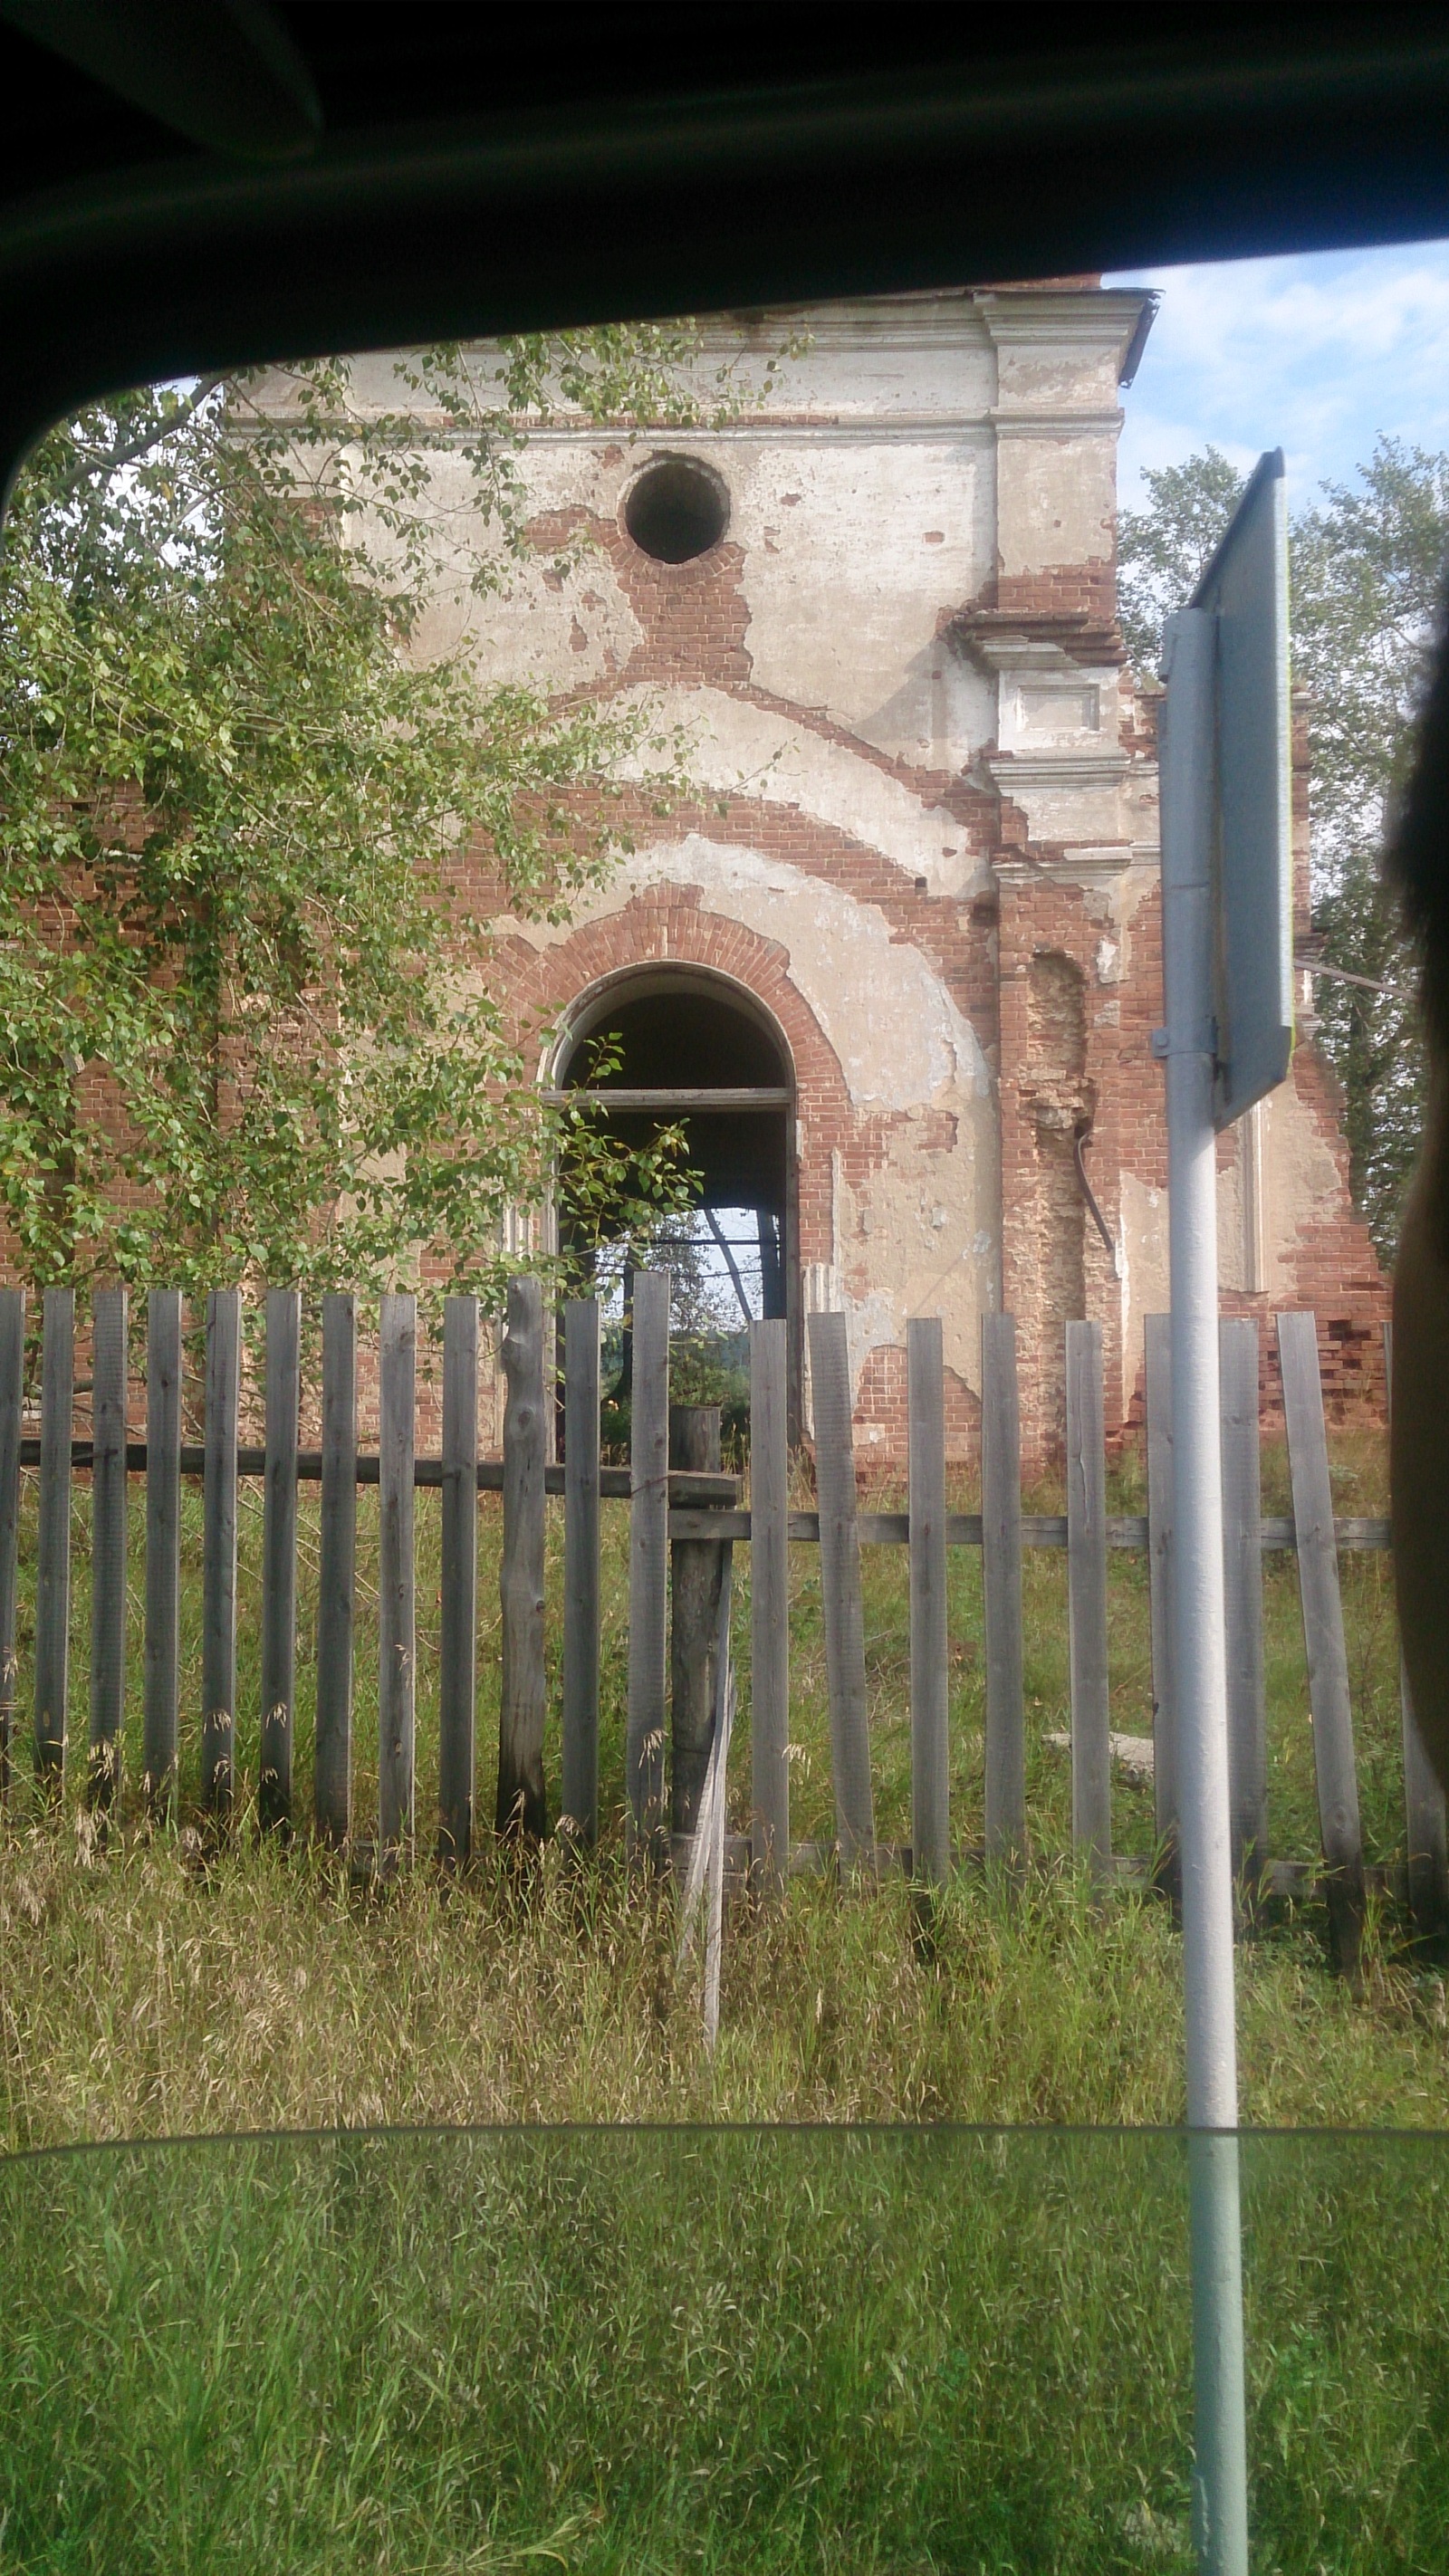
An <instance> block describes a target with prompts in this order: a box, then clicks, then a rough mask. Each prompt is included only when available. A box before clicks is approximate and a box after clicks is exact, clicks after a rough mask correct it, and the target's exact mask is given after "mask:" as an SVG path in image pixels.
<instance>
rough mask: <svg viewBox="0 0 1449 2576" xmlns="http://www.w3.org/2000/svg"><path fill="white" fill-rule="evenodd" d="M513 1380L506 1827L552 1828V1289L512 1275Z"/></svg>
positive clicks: (509, 1351) (502, 1789)
mask: <svg viewBox="0 0 1449 2576" xmlns="http://www.w3.org/2000/svg"><path fill="white" fill-rule="evenodd" d="M503 1374H504V1377H505V1378H506V1380H507V1384H508V1395H507V1401H506V1404H505V1407H504V1414H503V1562H502V1567H501V1571H500V1574H499V1597H500V1607H501V1609H502V1613H503V1654H502V1676H501V1683H500V1691H499V1702H498V1804H497V1811H496V1823H497V1827H498V1831H499V1832H500V1834H504V1833H513V1834H517V1833H525V1834H533V1835H536V1836H537V1837H538V1838H539V1839H540V1840H541V1839H542V1837H543V1836H544V1835H545V1834H546V1833H547V1832H548V1797H547V1792H546V1790H545V1787H544V1777H543V1726H544V1714H545V1711H546V1708H547V1705H548V1684H547V1676H546V1673H545V1669H544V1657H543V1553H544V1526H545V1524H544V1493H545V1485H544V1466H545V1446H546V1437H547V1425H546V1422H545V1417H544V1403H543V1290H542V1288H541V1287H540V1285H539V1282H538V1281H537V1280H536V1279H510V1280H509V1283H508V1314H507V1319H506V1326H505V1331H504V1335H503Z"/></svg>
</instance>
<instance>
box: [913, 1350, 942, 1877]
mask: <svg viewBox="0 0 1449 2576" xmlns="http://www.w3.org/2000/svg"><path fill="white" fill-rule="evenodd" d="M906 1387H907V1398H906V1401H907V1413H908V1420H909V1439H910V1463H909V1478H910V1518H911V1535H910V1551H911V1558H910V1576H911V1849H912V1854H913V1862H914V1869H915V1874H916V1876H917V1878H920V1879H927V1880H932V1881H935V1880H939V1879H943V1878H944V1877H945V1876H946V1875H947V1872H948V1871H949V1869H950V1866H951V1773H950V1764H951V1748H950V1709H949V1699H948V1680H947V1665H946V1651H947V1650H946V1410H945V1405H946V1391H945V1366H944V1356H943V1347H942V1337H941V1318H940V1316H939V1315H912V1316H911V1317H910V1319H909V1320H908V1322H907V1325H906Z"/></svg>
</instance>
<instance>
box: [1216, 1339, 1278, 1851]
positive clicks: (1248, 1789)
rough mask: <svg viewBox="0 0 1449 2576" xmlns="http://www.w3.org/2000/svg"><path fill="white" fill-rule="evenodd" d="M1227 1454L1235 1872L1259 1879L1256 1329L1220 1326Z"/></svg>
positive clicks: (1262, 1710)
mask: <svg viewBox="0 0 1449 2576" xmlns="http://www.w3.org/2000/svg"><path fill="white" fill-rule="evenodd" d="M1218 1370H1219V1384H1220V1389H1221V1406H1222V1451H1223V1608H1224V1624H1225V1629H1226V1644H1227V1668H1228V1761H1229V1773H1230V1778H1231V1783H1232V1837H1233V1876H1234V1878H1235V1880H1237V1881H1239V1882H1240V1883H1241V1884H1242V1885H1243V1886H1244V1887H1245V1888H1248V1889H1250V1890H1251V1889H1253V1888H1255V1887H1256V1886H1257V1885H1258V1883H1259V1882H1260V1880H1261V1878H1262V1875H1263V1870H1264V1867H1265V1866H1266V1863H1267V1859H1268V1708H1267V1694H1266V1686H1265V1683H1264V1676H1263V1551H1262V1548H1261V1546H1260V1545H1259V1542H1258V1526H1259V1523H1260V1521H1261V1519H1262V1513H1263V1486H1262V1471H1261V1466H1260V1462H1259V1449H1258V1327H1257V1325H1256V1323H1254V1321H1253V1319H1252V1317H1251V1316H1224V1317H1223V1319H1222V1321H1221V1322H1220V1324H1219V1326H1218Z"/></svg>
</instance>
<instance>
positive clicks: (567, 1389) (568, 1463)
mask: <svg viewBox="0 0 1449 2576" xmlns="http://www.w3.org/2000/svg"><path fill="white" fill-rule="evenodd" d="M563 1812H564V1815H565V1817H566V1818H567V1820H568V1825H567V1830H568V1831H569V1832H570V1833H571V1834H573V1835H575V1836H576V1837H577V1838H578V1840H579V1841H580V1842H583V1843H587V1844H590V1845H592V1844H594V1843H596V1842H597V1841H598V1839H599V1308H598V1302H597V1300H596V1299H595V1298H592V1297H570V1298H569V1300H568V1301H567V1303H566V1305H565V1307H564V1635H563Z"/></svg>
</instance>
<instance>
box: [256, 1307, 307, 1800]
mask: <svg viewBox="0 0 1449 2576" xmlns="http://www.w3.org/2000/svg"><path fill="white" fill-rule="evenodd" d="M301 1401H302V1300H301V1297H300V1295H299V1294H298V1292H297V1290H296V1289H295V1288H269V1289H268V1290H267V1446H266V1474H265V1483H264V1486H263V1493H262V1729H261V1763H260V1767H259V1771H258V1776H257V1816H258V1820H259V1822H260V1823H261V1824H262V1825H263V1826H267V1825H279V1826H282V1827H284V1828H285V1827H286V1826H288V1825H290V1823H291V1821H292V1738H293V1726H294V1713H295V1709H296V1702H297V1438H298V1422H299V1415H300V1412H301Z"/></svg>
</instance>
